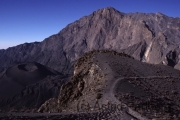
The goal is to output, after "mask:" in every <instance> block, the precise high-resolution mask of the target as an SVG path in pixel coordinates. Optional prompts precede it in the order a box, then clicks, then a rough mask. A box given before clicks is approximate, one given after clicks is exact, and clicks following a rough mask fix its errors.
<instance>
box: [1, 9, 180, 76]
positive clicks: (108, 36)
mask: <svg viewBox="0 0 180 120" xmlns="http://www.w3.org/2000/svg"><path fill="white" fill-rule="evenodd" d="M179 45H180V19H179V18H172V17H168V16H166V15H164V14H162V13H155V14H154V13H148V14H145V13H122V12H120V11H117V10H116V9H114V8H112V7H108V8H103V9H99V10H97V11H94V12H93V13H92V14H90V15H88V16H84V17H82V18H80V19H79V20H77V21H75V22H73V23H70V24H69V25H67V26H66V27H65V28H64V29H62V30H61V31H60V32H59V33H57V34H54V35H52V36H50V37H48V38H46V39H44V40H43V41H42V42H34V43H24V44H21V45H18V46H15V47H11V48H8V49H6V50H0V73H1V72H3V71H4V70H6V69H8V68H9V67H10V66H12V65H16V64H17V63H22V62H34V61H36V62H38V63H41V64H42V65H45V66H48V67H51V68H53V69H55V70H57V71H59V72H61V73H64V74H67V73H72V72H73V66H74V63H75V61H76V60H77V59H78V58H79V57H80V56H81V55H83V54H84V53H86V52H88V51H91V50H101V49H109V50H116V51H118V52H120V51H124V52H125V53H126V54H128V55H131V56H133V57H134V58H135V59H137V60H139V61H144V62H147V63H152V64H164V65H169V66H172V67H174V68H177V69H180V66H179V53H180V52H179V51H180V49H179Z"/></svg>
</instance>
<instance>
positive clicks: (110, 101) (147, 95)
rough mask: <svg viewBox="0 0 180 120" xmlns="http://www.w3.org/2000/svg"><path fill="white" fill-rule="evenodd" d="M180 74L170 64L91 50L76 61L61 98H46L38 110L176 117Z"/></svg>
mask: <svg viewBox="0 0 180 120" xmlns="http://www.w3.org/2000/svg"><path fill="white" fill-rule="evenodd" d="M179 76H180V71H178V70H175V69H173V68H171V67H168V66H164V65H151V64H147V63H142V62H139V61H137V60H135V59H133V58H132V57H130V56H128V55H126V54H124V53H117V52H115V51H106V50H105V51H92V52H89V53H87V54H85V55H84V56H83V57H81V58H80V59H79V60H78V61H77V63H76V64H75V70H74V76H73V77H72V78H71V81H70V82H68V83H66V84H64V85H63V86H62V89H61V93H60V95H59V97H58V99H50V100H48V101H46V102H45V103H44V104H43V105H42V106H41V107H40V108H39V110H38V111H39V112H62V113H76V114H77V113H78V112H83V113H84V114H85V113H87V112H89V113H90V114H89V115H90V116H91V114H97V115H98V114H103V116H106V117H108V118H112V119H113V118H114V119H125V120H127V119H131V118H136V119H153V118H158V119H175V118H178V117H180V116H179V113H180V109H179V100H180V96H179V93H180V89H179V87H178V86H179V85H180V80H179V79H180V78H179ZM108 105H109V107H108ZM109 112H110V114H107V113H109ZM96 117H97V118H98V117H99V116H96ZM106 117H105V118H106Z"/></svg>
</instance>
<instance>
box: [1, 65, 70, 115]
mask: <svg viewBox="0 0 180 120" xmlns="http://www.w3.org/2000/svg"><path fill="white" fill-rule="evenodd" d="M68 78H69V76H68V75H63V74H61V73H59V72H57V71H55V70H53V69H50V68H48V67H46V66H43V65H41V64H39V63H36V62H34V63H19V64H17V65H14V66H12V67H10V68H9V69H7V70H6V71H5V72H4V74H3V75H2V77H1V78H0V85H1V87H0V110H1V111H3V112H9V111H11V112H13V111H19V112H23V111H24V112H28V111H29V112H30V111H36V109H37V108H39V107H40V106H41V104H43V103H44V102H45V101H46V100H48V99H50V98H55V97H58V95H59V92H60V88H61V86H62V84H63V83H65V82H67V81H68Z"/></svg>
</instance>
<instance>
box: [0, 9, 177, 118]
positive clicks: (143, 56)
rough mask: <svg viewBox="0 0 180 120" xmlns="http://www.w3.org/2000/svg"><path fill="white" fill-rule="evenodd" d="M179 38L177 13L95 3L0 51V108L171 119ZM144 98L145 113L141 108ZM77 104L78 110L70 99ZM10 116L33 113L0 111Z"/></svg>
mask: <svg viewBox="0 0 180 120" xmlns="http://www.w3.org/2000/svg"><path fill="white" fill-rule="evenodd" d="M179 45H180V18H172V17H168V16H166V15H164V14H162V13H158V12H157V13H155V14H154V13H148V14H145V13H123V12H120V11H117V10H116V9H114V8H112V7H108V8H103V9H99V10H97V11H94V12H93V13H92V14H90V15H88V16H84V17H82V18H80V19H79V20H77V21H75V22H73V23H70V24H69V25H67V26H66V27H65V28H64V29H62V30H61V31H60V32H59V33H57V34H54V35H52V36H50V37H48V38H46V39H44V40H43V41H42V42H33V43H24V44H21V45H18V46H15V47H10V48H8V49H6V50H0V95H1V96H0V111H5V112H7V111H9V112H61V113H62V114H61V115H57V116H54V114H51V113H49V115H48V113H47V114H46V113H45V114H46V115H48V116H51V118H52V117H55V118H53V119H56V118H59V119H60V118H62V119H63V116H64V117H65V118H67V119H70V118H73V119H76V118H77V119H125V120H126V119H152V118H156V119H178V118H179V116H178V113H179V107H178V105H179V89H178V85H179V76H180V72H179V71H178V70H175V69H180V65H179V64H180V62H179V53H180V49H179ZM92 50H94V51H92ZM113 50H115V51H117V52H115V51H113ZM89 51H92V52H89ZM86 52H89V53H86ZM118 52H119V53H118ZM84 53H86V54H85V55H84ZM131 56H132V57H131ZM79 57H80V58H79ZM147 63H150V64H147ZM152 64H156V65H152ZM166 65H167V66H166ZM173 68H175V69H173ZM73 72H74V74H73ZM71 75H73V76H72V78H71V80H70V76H71ZM144 78H145V80H144ZM69 80H70V81H69ZM123 81H124V82H123ZM169 81H170V83H169ZM172 81H173V82H172ZM116 85H118V86H119V87H121V86H124V85H125V86H126V85H127V86H128V88H130V89H128V90H129V91H126V90H124V89H123V87H122V89H120V88H119V87H117V86H116ZM134 86H135V87H134ZM152 86H153V87H152ZM8 88H11V90H10V89H9V90H7V89H8ZM115 88H116V89H115ZM131 89H132V91H131ZM133 91H135V94H132V92H133ZM136 91H138V92H137V93H138V94H136ZM139 93H140V95H139ZM144 95H145V96H144ZM166 98H167V100H166ZM147 99H148V100H149V102H150V103H153V104H148V105H149V106H150V107H151V109H150V112H151V113H153V114H150V113H149V110H142V107H146V108H147V104H146V103H149V102H147ZM97 101H98V102H99V103H100V106H101V107H100V108H102V105H105V106H107V105H109V104H115V105H119V104H121V105H122V104H123V105H124V106H125V107H124V108H123V109H120V110H119V109H118V110H117V109H115V110H112V109H110V110H109V108H108V109H105V110H104V109H103V110H102V109H100V110H99V109H98V108H94V107H93V106H94V104H96V102H97ZM132 101H137V102H135V103H132V104H131V102H132ZM159 101H160V102H159ZM158 103H160V108H159V109H160V111H157V109H155V108H154V106H156V105H157V104H158ZM84 104H86V107H85V108H83V109H82V111H81V112H82V113H79V109H78V108H77V105H80V106H81V105H84ZM87 104H89V105H91V106H90V107H89V106H88V108H87ZM144 104H145V105H144ZM161 104H162V105H161ZM164 105H165V106H170V108H169V107H167V108H168V109H170V110H169V111H165V110H164V108H163V107H162V106H164ZM137 106H140V108H139V107H137ZM149 106H148V107H149ZM96 107H97V106H96ZM87 110H88V112H89V110H90V113H87ZM162 113H163V114H162ZM46 115H44V116H38V117H40V119H41V118H42V119H46V117H47V116H46ZM77 115H79V117H77ZM13 117H14V119H20V118H21V117H22V119H31V118H32V117H33V115H27V116H25V117H23V116H22V115H21V114H20V115H18V114H17V116H16V115H10V116H9V114H8V115H5V116H4V115H2V116H1V115H0V118H3V119H9V118H12V119H13ZM28 117H29V118H28ZM36 117H37V116H36ZM65 118H64V119H65ZM32 119H35V118H34V117H33V118H32Z"/></svg>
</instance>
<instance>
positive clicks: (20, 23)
mask: <svg viewBox="0 0 180 120" xmlns="http://www.w3.org/2000/svg"><path fill="white" fill-rule="evenodd" d="M108 6H111V7H114V8H115V9H117V10H119V11H121V12H125V13H129V12H144V13H150V12H152V13H156V12H161V13H164V14H166V15H168V16H171V17H180V0H0V49H2V48H7V47H11V46H15V45H18V44H21V43H25V42H34V41H42V40H44V39H45V38H47V37H49V36H50V35H52V34H56V33H58V32H59V31H60V30H61V29H62V28H64V27H65V26H66V25H67V24H69V23H71V22H74V21H75V20H78V19H79V18H81V17H82V16H85V15H89V14H91V13H92V12H93V11H96V10H97V9H100V8H104V7H108Z"/></svg>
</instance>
